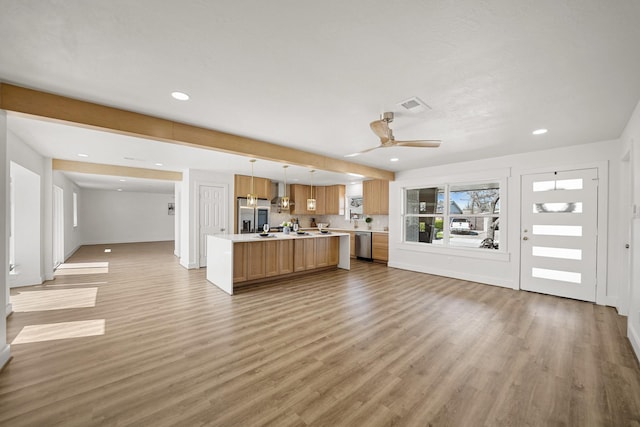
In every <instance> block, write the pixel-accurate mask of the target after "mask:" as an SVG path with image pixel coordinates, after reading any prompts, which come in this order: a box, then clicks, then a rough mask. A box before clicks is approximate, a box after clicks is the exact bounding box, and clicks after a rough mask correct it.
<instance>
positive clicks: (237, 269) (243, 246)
mask: <svg viewBox="0 0 640 427" xmlns="http://www.w3.org/2000/svg"><path fill="white" fill-rule="evenodd" d="M247 245H249V243H235V244H234V245H233V281H234V283H235V282H244V281H245V280H247V259H248V258H247V256H246V255H247Z"/></svg>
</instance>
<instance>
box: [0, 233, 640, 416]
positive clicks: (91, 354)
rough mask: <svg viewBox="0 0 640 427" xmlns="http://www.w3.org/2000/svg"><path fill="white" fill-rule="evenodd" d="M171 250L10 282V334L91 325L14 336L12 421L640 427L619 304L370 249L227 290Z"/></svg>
mask: <svg viewBox="0 0 640 427" xmlns="http://www.w3.org/2000/svg"><path fill="white" fill-rule="evenodd" d="M105 247H109V248H111V249H112V252H111V253H104V249H105ZM172 252H173V243H172V242H161V243H145V244H123V245H107V246H105V245H96V246H87V247H83V248H81V249H80V250H79V251H78V252H77V253H76V254H75V255H74V256H73V258H72V259H71V260H70V262H108V263H109V272H108V273H106V274H85V275H71V276H61V277H57V278H56V279H55V280H54V281H51V282H47V283H46V284H45V285H43V286H35V287H28V288H20V289H14V290H12V295H15V296H16V312H15V313H14V314H13V315H12V316H10V317H9V319H8V341H9V342H12V341H13V340H14V339H16V337H18V335H19V334H20V333H21V331H22V330H23V328H26V327H31V328H34V327H35V328H38V325H43V326H42V327H43V328H45V329H46V330H47V334H51V333H52V330H53V333H54V334H55V331H56V328H57V326H55V325H57V324H60V325H64V328H62V327H61V329H64V331H62V332H63V333H67V334H68V333H69V330H68V329H69V328H72V329H73V328H74V327H75V325H79V326H77V327H76V329H75V331H76V335H73V336H74V337H73V338H65V339H55V335H54V336H53V338H52V336H51V335H46V334H44V333H41V334H36V335H35V337H36V339H37V337H41V338H42V337H45V338H42V339H47V340H46V341H30V340H29V339H28V337H29V336H30V337H33V336H34V335H28V336H27V338H25V340H26V342H25V341H22V342H23V343H21V344H14V345H12V347H11V350H12V353H13V357H14V358H13V360H12V361H11V362H10V363H9V365H8V366H7V368H6V369H5V370H4V371H3V372H2V373H0V425H10V426H12V427H16V426H55V425H60V426H98V425H99V426H125V425H135V426H173V425H177V426H202V425H211V426H367V427H368V426H386V425H394V426H525V425H526V426H634V425H635V426H640V369H639V367H638V363H637V361H636V359H635V358H634V356H633V353H632V350H631V347H630V344H629V342H628V341H627V339H626V338H625V321H624V318H621V317H619V316H617V315H616V313H615V310H613V309H612V308H606V307H601V306H596V305H593V304H589V303H582V302H577V301H572V300H567V299H562V298H555V297H551V296H545V295H539V294H533V293H528V292H517V291H513V290H509V289H503V288H498V287H492V286H486V285H480V284H476V283H470V282H465V281H459V280H454V279H448V278H443V277H437V276H430V275H426V274H419V273H413V272H407V271H402V270H396V269H392V268H387V267H385V266H382V265H379V264H370V263H365V262H357V261H356V262H354V263H353V268H352V270H351V271H344V270H337V271H328V272H322V273H318V274H315V275H312V276H308V277H304V278H302V277H299V278H295V279H290V280H284V281H282V282H279V283H275V284H270V285H268V286H266V285H265V286H260V287H253V288H250V289H247V290H245V291H243V292H241V293H239V294H237V295H235V296H233V297H231V296H228V295H226V294H225V293H223V292H222V291H220V290H218V289H217V288H216V287H214V286H212V285H210V284H208V283H207V282H206V280H205V270H204V269H203V270H191V271H188V270H185V269H183V268H182V267H180V266H179V264H178V262H177V259H176V258H175V257H174V256H173V253H172ZM87 289H89V291H87ZM91 289H96V290H97V292H94V291H92V290H91ZM73 290H78V291H79V292H78V293H77V295H74V291H73ZM58 291H64V292H62V293H59V292H58ZM31 292H37V293H38V294H33V295H29V293H31ZM47 293H50V294H51V295H48V294H47ZM65 298H69V300H70V301H71V305H70V306H65V305H64V299H65ZM38 299H41V300H42V304H41V305H38ZM47 301H55V303H54V304H53V303H51V302H49V303H47ZM101 321H102V323H101ZM74 322H76V323H74ZM87 322H89V323H90V324H91V325H93V327H94V328H93V329H91V328H89V327H87V326H86V323H87ZM101 324H102V325H103V327H102V329H100V325H101ZM47 325H49V326H47ZM51 325H54V326H51ZM96 325H97V329H96ZM87 331H90V333H89V332H87ZM85 332H86V335H88V336H83V333H85ZM65 336H68V335H65ZM31 339H33V338H31Z"/></svg>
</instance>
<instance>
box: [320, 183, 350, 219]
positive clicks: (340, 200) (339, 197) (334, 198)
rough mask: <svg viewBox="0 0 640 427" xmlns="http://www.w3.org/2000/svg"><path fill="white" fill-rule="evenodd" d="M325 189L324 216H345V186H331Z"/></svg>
mask: <svg viewBox="0 0 640 427" xmlns="http://www.w3.org/2000/svg"><path fill="white" fill-rule="evenodd" d="M324 188H325V197H324V214H325V215H344V194H345V186H344V185H329V186H327V187H324Z"/></svg>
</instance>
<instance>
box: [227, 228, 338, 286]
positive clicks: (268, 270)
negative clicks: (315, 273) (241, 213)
mask: <svg viewBox="0 0 640 427" xmlns="http://www.w3.org/2000/svg"><path fill="white" fill-rule="evenodd" d="M233 252H234V254H233V260H234V266H233V282H234V283H242V282H252V283H255V282H257V281H261V280H260V279H265V278H269V277H274V276H281V275H286V274H290V273H295V272H301V271H308V270H314V269H318V268H326V267H336V266H337V265H338V261H339V253H340V241H339V237H323V238H317V239H315V238H307V239H302V238H301V239H294V240H281V239H273V240H267V239H265V240H262V241H256V242H251V243H248V242H236V243H234V247H233Z"/></svg>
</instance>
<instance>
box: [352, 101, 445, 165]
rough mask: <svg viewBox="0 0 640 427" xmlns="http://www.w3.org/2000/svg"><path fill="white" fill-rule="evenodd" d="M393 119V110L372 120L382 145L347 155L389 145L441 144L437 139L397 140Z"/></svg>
mask: <svg viewBox="0 0 640 427" xmlns="http://www.w3.org/2000/svg"><path fill="white" fill-rule="evenodd" d="M392 121H393V112H386V113H384V114H382V117H381V118H380V120H375V121H373V122H371V124H370V125H369V126H371V130H372V131H373V133H375V134H376V135H378V138H380V145H378V146H377V147H373V148H368V149H366V150H363V151H360V152H357V153H353V154H347V155H346V156H345V157H355V156H358V155H360V154H364V153H367V152H369V151H373V150H377V149H378V148H387V147H426V148H433V147H439V146H440V142H441V141H440V140H437V139H421V140H415V141H396V139H395V138H394V136H393V131H392V130H391V128H390V127H389V123H391V122H392Z"/></svg>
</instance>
